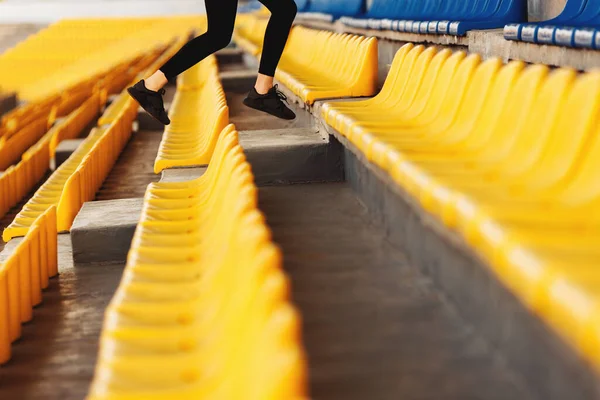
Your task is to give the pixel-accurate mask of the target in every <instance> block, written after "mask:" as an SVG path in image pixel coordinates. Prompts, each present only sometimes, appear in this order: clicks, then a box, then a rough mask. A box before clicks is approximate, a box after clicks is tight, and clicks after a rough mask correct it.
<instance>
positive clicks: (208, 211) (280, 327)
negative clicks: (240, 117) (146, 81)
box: [88, 104, 307, 400]
mask: <svg viewBox="0 0 600 400" xmlns="http://www.w3.org/2000/svg"><path fill="white" fill-rule="evenodd" d="M203 107H209V105H207V104H204V105H203ZM188 112H190V113H196V112H199V111H198V109H196V108H194V109H190V110H188ZM218 137H219V139H218V141H217V144H216V148H215V151H214V155H213V156H212V159H211V162H210V164H209V166H208V169H207V171H206V173H205V174H204V175H203V176H202V177H200V178H198V179H195V180H192V181H187V182H177V183H173V182H164V183H153V184H151V185H150V186H149V187H148V189H147V191H146V196H145V198H144V207H143V211H142V216H141V220H140V222H139V224H138V227H137V229H136V233H135V236H134V239H133V243H132V246H131V250H130V253H129V255H128V260H127V266H126V268H125V272H124V275H123V278H122V281H121V285H120V286H119V288H118V290H117V293H116V294H115V296H114V298H113V300H112V302H111V303H110V305H109V307H108V309H107V311H106V315H105V321H104V328H103V331H102V336H101V346H100V353H99V356H98V363H97V367H96V374H95V378H94V381H93V384H92V388H91V391H90V394H89V396H88V399H89V400H127V399H131V400H133V399H146V400H150V399H180V400H182V399H242V398H243V399H248V400H252V399H257V400H258V399H260V400H266V399H273V400H279V399H290V400H293V399H305V398H306V389H307V387H306V362H305V356H304V352H303V349H302V345H301V339H300V335H301V333H300V321H299V316H298V313H297V311H296V310H295V308H294V307H293V306H292V305H291V304H290V300H289V298H290V288H289V282H288V279H287V277H286V275H285V274H284V272H283V271H282V266H281V253H280V251H279V249H278V248H277V247H276V246H275V245H274V244H273V242H272V240H271V234H270V232H269V229H268V228H267V226H266V224H265V220H264V217H263V215H262V214H261V213H260V212H259V210H258V207H257V188H256V186H255V185H254V183H253V176H252V173H251V171H250V166H249V164H248V162H247V161H246V159H245V156H244V153H243V150H242V148H241V146H240V145H239V142H238V134H237V132H236V131H235V127H234V126H233V125H229V126H227V127H225V129H224V130H223V132H222V133H221V134H220V135H219V136H218Z"/></svg>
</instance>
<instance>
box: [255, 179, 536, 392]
mask: <svg viewBox="0 0 600 400" xmlns="http://www.w3.org/2000/svg"><path fill="white" fill-rule="evenodd" d="M259 205H260V208H261V210H262V211H263V212H264V213H265V215H266V217H267V222H268V224H269V226H270V227H271V229H272V230H273V237H274V240H275V241H276V242H277V243H278V244H279V245H280V246H281V248H282V250H283V256H284V257H283V258H284V267H285V270H286V272H287V273H288V274H289V276H290V278H291V281H292V289H293V292H292V294H293V300H294V302H295V303H296V304H297V305H298V307H299V309H300V311H301V312H302V318H303V328H304V329H303V335H304V343H305V346H306V349H307V352H308V361H309V368H310V386H311V387H310V389H311V391H310V392H311V398H314V399H344V400H354V399H356V400H359V399H360V400H364V399H378V400H388V399H389V400H395V399H422V400H439V399H453V400H454V399H455V400H459V399H461V400H464V399H479V400H492V399H493V400H500V399H522V400H526V399H534V398H535V397H534V396H533V395H532V394H531V393H530V392H529V390H528V388H527V387H526V385H525V384H524V383H523V381H522V379H521V377H520V376H519V375H516V374H514V373H513V371H512V370H511V369H509V368H507V367H506V365H505V364H504V361H503V360H502V358H501V357H499V355H498V354H497V353H495V352H493V351H492V350H491V349H490V348H489V347H488V346H487V344H486V341H485V340H483V339H482V338H481V337H478V336H477V335H476V334H475V333H474V332H473V330H472V328H471V326H470V324H469V322H468V321H465V320H463V319H462V318H461V316H460V314H459V313H457V312H456V310H455V309H454V307H453V305H452V303H451V302H449V301H448V300H447V299H446V297H445V296H444V294H443V293H442V292H441V291H440V290H438V289H437V288H436V286H435V285H434V284H433V283H432V281H431V280H430V279H429V278H428V277H427V276H425V275H424V274H423V273H422V271H420V270H419V268H416V267H415V266H414V265H412V264H411V263H410V262H409V261H408V259H407V257H406V254H405V253H404V252H403V251H402V250H401V249H400V248H399V247H397V246H396V243H393V242H391V241H389V240H387V236H386V227H385V226H384V225H383V224H380V223H376V222H374V221H373V219H372V216H371V215H370V214H369V212H368V210H367V209H366V208H365V207H364V206H363V205H362V204H361V202H360V201H359V200H358V198H357V197H356V196H355V193H354V191H353V189H352V187H351V186H350V185H348V184H346V183H331V184H311V185H292V186H273V187H263V188H260V189H259Z"/></svg>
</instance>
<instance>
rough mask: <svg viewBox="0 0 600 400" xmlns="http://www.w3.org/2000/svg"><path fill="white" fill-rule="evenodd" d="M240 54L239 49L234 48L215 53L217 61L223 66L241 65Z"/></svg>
mask: <svg viewBox="0 0 600 400" xmlns="http://www.w3.org/2000/svg"><path fill="white" fill-rule="evenodd" d="M242 54H243V52H242V51H241V50H240V49H238V48H234V47H228V48H225V49H222V50H219V51H217V52H216V53H215V55H216V56H217V61H218V62H219V64H223V65H224V64H240V63H242Z"/></svg>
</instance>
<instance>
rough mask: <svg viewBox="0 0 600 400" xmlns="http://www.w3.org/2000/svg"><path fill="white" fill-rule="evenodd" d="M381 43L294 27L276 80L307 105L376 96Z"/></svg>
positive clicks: (363, 38)
mask: <svg viewBox="0 0 600 400" xmlns="http://www.w3.org/2000/svg"><path fill="white" fill-rule="evenodd" d="M377 72H378V67H377V39H375V38H365V37H362V36H355V35H348V34H337V33H331V32H326V31H316V30H311V29H307V28H303V27H299V26H297V27H294V28H292V31H291V32H290V37H289V39H288V42H287V45H286V48H285V51H284V52H283V55H282V58H281V62H280V63H279V67H278V69H277V72H276V73H275V78H276V79H277V80H278V81H280V82H281V83H283V84H284V85H285V86H286V87H288V88H289V89H290V90H291V91H292V92H293V93H294V94H295V95H297V96H298V97H300V98H301V99H302V100H303V101H304V102H305V103H307V104H312V103H314V101H315V100H319V99H328V98H338V97H360V96H372V95H373V94H375V90H376V86H377Z"/></svg>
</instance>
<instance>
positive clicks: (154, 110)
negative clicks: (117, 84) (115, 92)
mask: <svg viewBox="0 0 600 400" xmlns="http://www.w3.org/2000/svg"><path fill="white" fill-rule="evenodd" d="M127 92H128V93H129V95H130V96H131V97H133V98H134V99H135V101H137V102H138V103H139V104H140V106H142V108H143V109H144V110H146V112H147V113H148V114H150V115H151V116H153V117H154V118H155V119H156V120H157V121H159V122H160V123H161V124H163V125H169V124H170V123H171V120H170V119H169V116H168V115H167V111H166V110H165V103H164V102H163V98H162V97H163V95H164V94H165V89H160V90H159V91H158V92H155V91H153V90H150V89H148V88H146V84H145V83H144V80H143V79H142V80H141V81H139V82H138V83H136V84H135V85H133V86H132V87H130V88H128V89H127Z"/></svg>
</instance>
